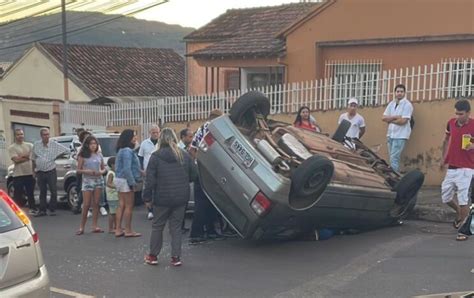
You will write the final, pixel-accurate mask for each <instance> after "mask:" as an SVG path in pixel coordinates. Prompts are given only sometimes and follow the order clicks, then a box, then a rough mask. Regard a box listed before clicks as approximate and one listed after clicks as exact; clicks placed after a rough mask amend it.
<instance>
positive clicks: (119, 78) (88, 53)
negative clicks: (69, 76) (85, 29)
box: [41, 43, 184, 97]
mask: <svg viewBox="0 0 474 298" xmlns="http://www.w3.org/2000/svg"><path fill="white" fill-rule="evenodd" d="M41 46H42V47H43V48H44V49H45V50H46V51H47V52H48V53H49V54H50V55H51V56H52V57H53V58H54V59H55V60H56V61H57V63H59V64H60V65H62V53H63V52H62V45H60V44H50V43H41ZM68 65H69V69H70V72H71V73H73V74H74V76H75V77H76V78H78V79H79V80H80V82H81V83H82V84H83V85H84V86H85V87H87V88H88V89H89V90H90V91H91V92H93V93H94V95H95V96H96V97H101V96H104V97H105V96H181V95H184V58H183V57H181V56H180V55H179V54H177V53H176V52H175V51H173V50H172V49H155V48H125V47H110V46H93V45H68Z"/></svg>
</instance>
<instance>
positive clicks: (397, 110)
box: [383, 98, 413, 139]
mask: <svg viewBox="0 0 474 298" xmlns="http://www.w3.org/2000/svg"><path fill="white" fill-rule="evenodd" d="M412 114H413V105H412V104H411V102H410V101H409V100H408V99H406V98H402V99H401V100H400V101H399V103H398V105H397V104H396V100H395V99H394V100H392V101H391V102H390V103H389V104H388V106H387V108H386V109H385V112H384V113H383V115H384V116H401V117H402V118H403V119H408V121H407V123H405V124H404V125H397V124H394V123H390V124H389V125H388V129H387V137H389V138H392V139H409V138H410V134H411V127H410V119H411V116H412Z"/></svg>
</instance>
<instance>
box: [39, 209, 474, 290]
mask: <svg viewBox="0 0 474 298" xmlns="http://www.w3.org/2000/svg"><path fill="white" fill-rule="evenodd" d="M136 213H137V214H135V215H136V216H135V218H134V225H135V229H136V230H137V231H139V232H142V233H143V234H144V235H143V237H141V238H129V239H125V238H115V237H113V235H109V234H92V233H86V234H85V235H82V236H75V235H74V232H75V231H76V229H77V227H78V225H79V216H74V215H72V214H71V213H70V212H69V211H60V212H59V215H58V216H56V217H42V218H35V219H33V223H34V226H35V228H36V230H37V232H38V233H39V238H40V243H41V246H42V249H43V254H44V258H45V262H46V264H47V267H48V270H49V273H50V278H51V286H52V287H53V290H54V292H53V296H54V297H71V296H74V295H75V294H74V293H76V294H77V295H79V294H83V295H92V296H97V297H104V296H106V297H275V296H276V297H411V296H416V295H423V294H430V293H441V292H457V291H469V290H474V253H473V252H474V237H473V239H470V240H468V241H466V242H456V241H454V236H455V230H453V228H452V227H450V225H448V224H434V223H429V222H417V221H409V222H405V224H404V225H402V226H397V227H391V228H384V229H379V230H375V231H371V232H365V233H361V234H357V235H344V236H335V237H333V238H331V239H329V240H326V241H293V242H279V241H268V242H253V241H243V240H239V239H227V240H224V241H217V242H210V243H206V244H202V245H199V246H189V245H188V243H187V241H185V242H184V245H183V256H182V259H183V262H184V265H183V266H182V267H179V268H174V267H170V266H169V258H170V247H169V242H168V240H169V238H168V237H166V238H165V241H166V243H165V246H164V251H163V252H162V254H161V255H160V256H159V262H160V264H159V265H158V266H149V265H145V264H144V263H143V255H144V253H145V251H146V249H147V244H148V239H149V238H148V237H149V233H150V229H151V227H150V225H151V223H150V222H149V221H147V220H145V212H144V210H143V209H141V208H139V210H138V212H136ZM100 223H101V226H102V227H103V228H106V218H105V217H102V218H101V222H100ZM89 224H90V223H89ZM188 225H189V223H188ZM166 236H167V233H166ZM185 236H187V235H185ZM185 239H186V238H185ZM186 240H187V239H186ZM67 291H70V292H67ZM60 293H62V294H60ZM64 293H66V294H64ZM67 293H69V294H67Z"/></svg>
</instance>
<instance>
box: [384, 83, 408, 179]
mask: <svg viewBox="0 0 474 298" xmlns="http://www.w3.org/2000/svg"><path fill="white" fill-rule="evenodd" d="M394 91H395V98H394V99H393V100H392V101H391V102H390V103H389V104H388V106H387V108H386V109H385V112H384V113H383V117H382V121H384V122H386V123H388V129H387V147H388V154H389V157H390V166H391V167H392V169H394V170H395V171H397V172H399V171H400V156H401V155H402V151H403V149H404V148H405V144H406V142H407V140H408V139H409V138H410V134H411V126H410V119H411V117H412V114H413V106H412V104H411V102H410V101H409V100H408V99H407V98H406V97H405V92H406V88H405V86H404V85H402V84H399V85H397V86H395V90H394Z"/></svg>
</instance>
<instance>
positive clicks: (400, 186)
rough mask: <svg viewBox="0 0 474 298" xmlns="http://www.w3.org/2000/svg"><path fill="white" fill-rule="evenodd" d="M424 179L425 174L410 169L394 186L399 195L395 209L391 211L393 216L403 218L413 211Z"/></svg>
mask: <svg viewBox="0 0 474 298" xmlns="http://www.w3.org/2000/svg"><path fill="white" fill-rule="evenodd" d="M424 181H425V175H424V174H423V173H422V172H420V171H419V170H413V171H410V172H408V173H407V174H406V175H405V176H403V177H402V179H400V182H398V183H397V185H395V187H394V190H395V191H396V193H397V197H396V199H395V207H394V210H392V211H391V216H392V217H396V218H398V219H401V218H403V217H405V216H407V215H408V214H409V213H410V212H411V211H413V209H414V208H415V205H416V200H417V194H418V191H419V190H420V188H421V186H422V185H423V182H424Z"/></svg>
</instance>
